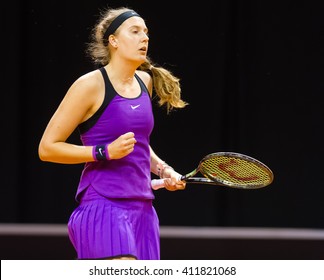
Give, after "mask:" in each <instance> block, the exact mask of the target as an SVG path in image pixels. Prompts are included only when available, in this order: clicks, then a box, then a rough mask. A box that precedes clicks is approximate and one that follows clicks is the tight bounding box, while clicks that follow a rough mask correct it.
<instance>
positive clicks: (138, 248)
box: [68, 187, 160, 260]
mask: <svg viewBox="0 0 324 280" xmlns="http://www.w3.org/2000/svg"><path fill="white" fill-rule="evenodd" d="M68 232H69V237H70V240H71V242H72V244H73V246H74V248H75V250H76V252H77V257H78V259H105V258H113V257H118V256H133V257H135V258H136V259H139V260H159V259H160V231H159V220H158V216H157V214H156V211H155V209H154V207H153V205H152V201H151V200H135V199H107V198H104V197H102V196H100V195H98V194H97V193H96V192H95V191H94V190H93V189H92V188H91V187H90V194H89V191H88V195H86V196H85V197H84V198H83V199H82V200H81V202H80V205H79V206H78V207H77V208H76V209H75V210H74V211H73V213H72V214H71V216H70V219H69V222H68Z"/></svg>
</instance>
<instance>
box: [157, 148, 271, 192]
mask: <svg viewBox="0 0 324 280" xmlns="http://www.w3.org/2000/svg"><path fill="white" fill-rule="evenodd" d="M198 172H200V173H201V174H202V175H203V176H204V177H194V176H195V175H196V174H197V173H198ZM273 178H274V176H273V172H272V171H271V169H270V168H269V167H268V166H266V165H265V164H264V163H262V162H260V161H259V160H257V159H255V158H253V157H250V156H247V155H244V154H240V153H234V152H217V153H212V154H209V155H207V156H205V157H204V158H203V159H202V160H201V161H200V162H199V164H198V166H197V168H196V169H194V170H193V171H191V172H190V173H187V174H185V175H182V176H181V177H180V178H179V180H180V181H185V182H186V183H190V184H207V185H219V186H226V187H231V188H238V189H258V188H263V187H266V186H268V185H270V184H271V183H272V181H273ZM151 183H152V188H153V189H154V190H157V189H160V188H164V179H153V180H152V182H151Z"/></svg>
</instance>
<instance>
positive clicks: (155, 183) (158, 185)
mask: <svg viewBox="0 0 324 280" xmlns="http://www.w3.org/2000/svg"><path fill="white" fill-rule="evenodd" d="M151 185H152V189H153V190H158V189H162V188H164V179H153V180H152V181H151Z"/></svg>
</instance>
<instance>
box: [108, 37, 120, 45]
mask: <svg viewBox="0 0 324 280" xmlns="http://www.w3.org/2000/svg"><path fill="white" fill-rule="evenodd" d="M108 40H109V43H110V45H112V46H113V47H114V48H117V43H118V41H117V39H116V37H115V36H114V35H110V36H109V38H108Z"/></svg>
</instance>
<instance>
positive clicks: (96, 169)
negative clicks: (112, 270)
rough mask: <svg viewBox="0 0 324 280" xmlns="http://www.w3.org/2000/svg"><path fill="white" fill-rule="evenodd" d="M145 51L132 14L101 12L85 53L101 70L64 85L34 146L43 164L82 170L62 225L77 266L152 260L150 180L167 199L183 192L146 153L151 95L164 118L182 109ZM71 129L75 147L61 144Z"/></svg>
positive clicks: (154, 230)
mask: <svg viewBox="0 0 324 280" xmlns="http://www.w3.org/2000/svg"><path fill="white" fill-rule="evenodd" d="M148 44H149V37H148V28H147V26H146V24H145V21H144V20H143V18H142V17H141V16H140V15H139V14H138V13H136V12H135V11H133V10H131V9H128V8H125V7H122V8H118V9H108V10H105V11H104V12H103V13H102V16H101V18H100V19H99V21H98V22H97V24H96V26H95V27H94V29H93V33H92V41H91V42H90V43H89V45H88V49H87V53H88V54H90V55H91V57H92V59H93V61H94V62H95V63H96V64H98V63H100V64H101V66H100V67H99V68H98V69H96V70H94V71H91V72H89V73H86V74H84V75H83V76H81V77H79V78H78V79H77V80H76V81H75V82H74V83H73V84H72V85H71V87H70V88H69V90H68V91H67V93H66V95H65V97H64V98H63V100H62V102H61V104H60V105H59V106H58V108H57V110H56V112H55V113H54V115H53V116H52V118H51V120H50V121H49V123H48V125H47V127H46V129H45V131H44V134H43V136H42V139H41V141H40V144H39V157H40V159H41V160H43V161H49V162H55V163H62V164H79V163H85V165H84V169H83V171H82V174H81V177H80V182H79V185H78V187H77V191H76V201H77V202H78V203H79V205H78V207H77V208H76V209H75V210H74V211H73V213H71V216H70V219H69V221H68V231H69V237H70V240H71V242H72V244H73V245H74V247H75V249H76V252H77V258H78V259H141V260H157V259H160V236H159V220H158V216H157V214H156V211H155V209H154V207H153V205H152V202H153V200H154V193H153V192H152V188H151V172H152V173H154V174H156V175H158V176H160V177H161V178H166V180H165V187H166V189H168V190H170V191H174V190H183V189H184V188H185V182H182V181H179V179H178V178H179V175H180V174H179V173H178V172H176V171H175V170H174V169H173V168H171V167H170V166H169V165H168V164H166V163H165V162H164V161H163V160H162V159H161V158H159V157H158V156H157V155H156V154H155V152H154V151H153V149H152V148H151V146H150V135H151V132H152V130H153V126H154V119H153V113H152V103H151V98H152V92H153V89H154V92H155V93H156V95H157V97H158V100H159V104H160V105H161V106H162V105H165V106H166V110H167V112H170V111H171V110H172V109H174V108H184V107H185V106H186V105H187V103H186V102H185V101H183V100H182V99H181V94H180V93H181V91H180V83H179V79H178V78H177V77H175V76H174V75H173V74H172V73H171V72H170V71H169V70H167V69H165V68H162V67H158V66H156V65H154V64H153V63H152V62H151V60H150V59H149V58H148V56H147V52H148ZM75 129H78V130H79V132H80V138H81V140H82V145H76V144H73V143H68V141H67V139H68V138H69V136H70V135H71V134H72V132H73V131H74V130H75ZM168 137H172V134H170V135H168Z"/></svg>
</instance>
